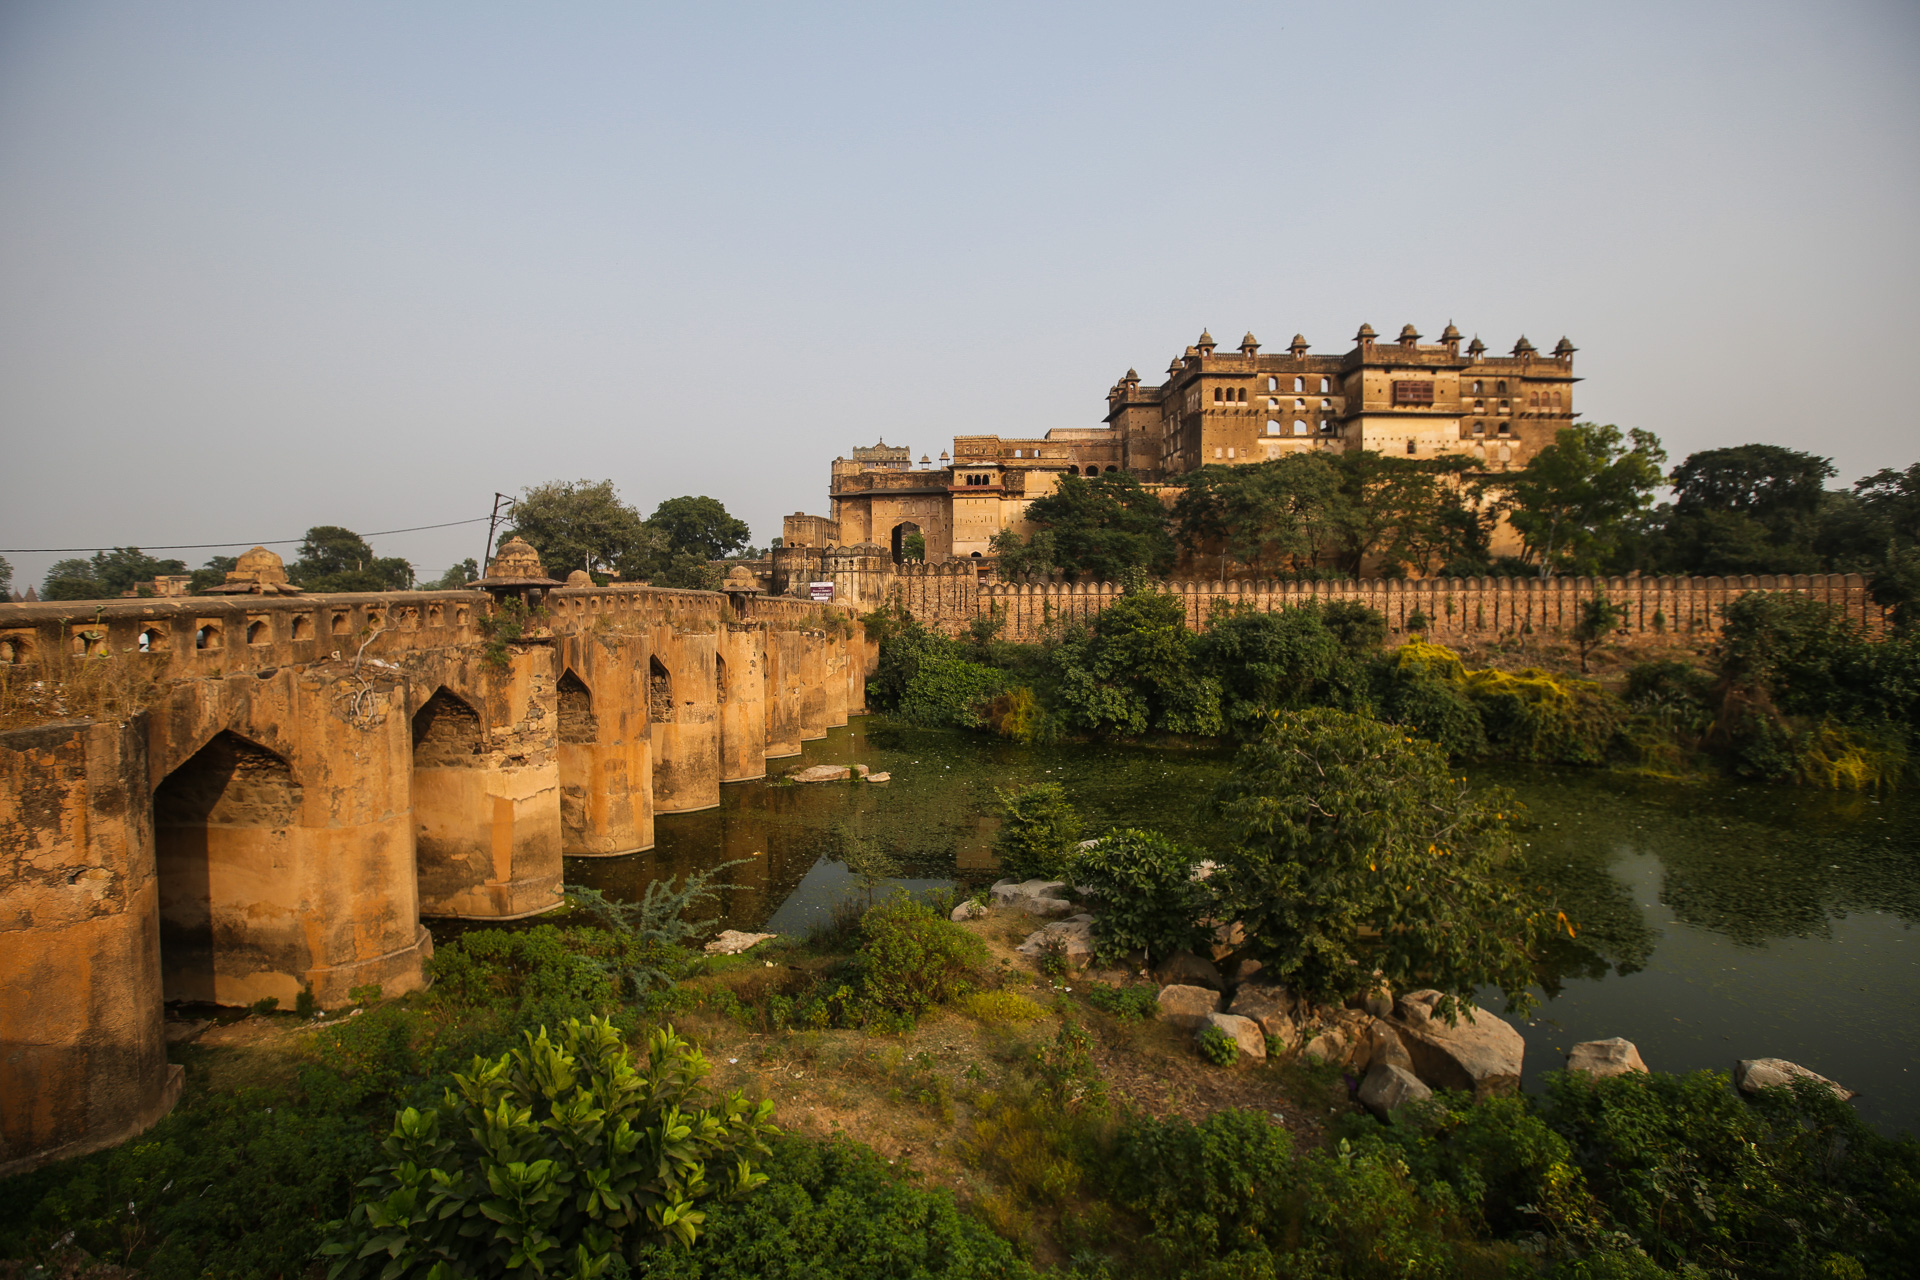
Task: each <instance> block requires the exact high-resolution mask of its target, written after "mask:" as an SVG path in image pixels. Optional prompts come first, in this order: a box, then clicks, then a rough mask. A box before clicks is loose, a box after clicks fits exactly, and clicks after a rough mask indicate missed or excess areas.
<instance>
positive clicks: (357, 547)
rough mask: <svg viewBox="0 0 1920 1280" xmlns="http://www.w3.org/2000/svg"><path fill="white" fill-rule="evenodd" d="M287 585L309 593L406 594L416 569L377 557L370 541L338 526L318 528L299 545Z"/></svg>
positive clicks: (403, 563) (331, 525) (290, 567)
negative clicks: (394, 592)
mask: <svg viewBox="0 0 1920 1280" xmlns="http://www.w3.org/2000/svg"><path fill="white" fill-rule="evenodd" d="M287 581H289V582H291V583H293V585H295V586H296V587H303V588H305V589H306V590H308V591H404V590H406V589H407V588H408V587H410V586H412V585H413V566H412V565H411V564H408V563H407V562H406V561H405V560H402V559H400V558H399V557H398V556H380V555H375V554H374V550H373V548H372V547H371V546H369V545H368V544H367V540H366V539H365V538H362V537H361V536H360V535H359V534H357V533H355V532H354V531H353V530H351V529H343V528H341V527H340V526H339V525H334V524H325V525H316V526H314V527H313V528H311V529H309V530H307V536H306V537H305V538H303V539H301V541H300V555H299V558H298V559H296V560H295V561H294V562H293V563H292V564H290V565H288V566H287Z"/></svg>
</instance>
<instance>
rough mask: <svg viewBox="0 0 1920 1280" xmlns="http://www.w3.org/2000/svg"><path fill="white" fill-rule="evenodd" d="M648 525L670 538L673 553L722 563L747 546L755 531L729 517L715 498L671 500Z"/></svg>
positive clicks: (661, 506) (660, 508) (654, 511)
mask: <svg viewBox="0 0 1920 1280" xmlns="http://www.w3.org/2000/svg"><path fill="white" fill-rule="evenodd" d="M647 524H648V525H650V526H651V527H652V528H653V529H654V530H656V531H657V532H659V533H661V534H664V535H665V536H666V539H667V549H668V551H669V553H670V554H675V555H679V554H685V555H692V556H698V557H699V558H700V559H702V560H723V559H725V558H726V557H728V556H730V555H732V554H733V553H734V552H736V551H738V550H740V548H742V547H744V546H746V545H747V539H749V538H751V537H752V536H753V530H752V529H750V528H748V527H747V522H746V521H744V520H737V519H735V518H734V517H733V516H731V515H728V514H727V509H726V508H725V507H724V506H722V505H720V502H719V500H718V499H716V498H706V497H701V498H695V497H680V498H668V499H667V500H666V501H665V502H663V503H661V504H660V505H659V506H657V507H655V508H654V509H653V514H652V515H650V516H648V517H647Z"/></svg>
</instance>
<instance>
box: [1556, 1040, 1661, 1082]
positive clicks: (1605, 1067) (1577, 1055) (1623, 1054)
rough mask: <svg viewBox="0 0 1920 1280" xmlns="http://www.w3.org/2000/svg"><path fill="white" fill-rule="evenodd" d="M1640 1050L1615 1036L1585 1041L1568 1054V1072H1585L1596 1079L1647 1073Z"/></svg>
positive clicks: (1629, 1042) (1631, 1043) (1630, 1042)
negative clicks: (1640, 1072)
mask: <svg viewBox="0 0 1920 1280" xmlns="http://www.w3.org/2000/svg"><path fill="white" fill-rule="evenodd" d="M1646 1069H1647V1064H1646V1063H1645V1062H1643V1061H1641V1059H1640V1050H1638V1049H1636V1048H1634V1045H1633V1041H1631V1040H1622V1039H1621V1038H1620V1037H1619V1036H1614V1037H1613V1038H1612V1039H1611V1040H1583V1041H1581V1042H1580V1043H1579V1044H1577V1045H1575V1046H1573V1051H1572V1052H1571V1053H1569V1054H1567V1070H1569V1071H1584V1072H1586V1073H1587V1074H1588V1075H1590V1076H1594V1077H1596V1078H1600V1077H1605V1076H1623V1075H1626V1074H1627V1073H1628V1072H1629V1071H1645V1070H1646Z"/></svg>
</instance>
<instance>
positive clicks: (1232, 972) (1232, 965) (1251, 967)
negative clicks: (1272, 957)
mask: <svg viewBox="0 0 1920 1280" xmlns="http://www.w3.org/2000/svg"><path fill="white" fill-rule="evenodd" d="M1266 967H1267V966H1266V965H1265V964H1264V963H1262V962H1261V961H1259V960H1255V959H1254V958H1253V957H1252V956H1242V957H1240V958H1239V959H1238V960H1232V961H1229V962H1228V963H1226V964H1224V965H1222V966H1221V967H1220V976H1221V977H1223V978H1225V979H1226V980H1227V981H1228V982H1229V983H1231V984H1232V985H1234V986H1236V987H1237V986H1240V985H1242V984H1243V983H1248V982H1258V981H1259V980H1260V971H1261V970H1263V969H1265V968H1266Z"/></svg>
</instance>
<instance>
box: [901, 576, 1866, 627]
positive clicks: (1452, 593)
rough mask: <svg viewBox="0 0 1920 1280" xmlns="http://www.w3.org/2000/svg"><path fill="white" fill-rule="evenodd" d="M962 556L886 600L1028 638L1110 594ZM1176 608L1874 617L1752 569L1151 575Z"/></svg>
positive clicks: (1844, 585) (1664, 618) (1687, 619)
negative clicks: (1823, 611) (1681, 574)
mask: <svg viewBox="0 0 1920 1280" xmlns="http://www.w3.org/2000/svg"><path fill="white" fill-rule="evenodd" d="M983 576H985V575H983V574H982V573H981V572H980V571H979V570H978V569H977V568H976V567H975V566H974V565H973V564H971V563H969V562H967V561H951V562H948V563H946V564H930V565H901V566H899V567H898V568H897V570H896V572H895V576H894V582H893V587H892V589H891V598H892V599H893V601H895V602H896V603H898V604H899V605H901V606H902V607H903V608H905V609H906V610H907V612H909V613H911V614H912V615H913V616H914V617H915V618H918V619H919V620H920V621H921V622H923V623H925V624H927V625H928V626H932V627H936V628H938V629H939V630H941V631H944V632H946V633H947V634H949V635H958V634H960V633H961V632H963V631H964V630H965V629H966V628H967V626H968V625H969V624H970V623H972V622H973V620H974V619H976V618H986V617H998V618H1000V619H1001V620H1002V622H1003V627H1002V630H1001V632H1000V635H1001V638H1003V639H1007V640H1021V641H1032V640H1038V639H1041V638H1042V637H1044V636H1045V635H1047V634H1048V633H1049V631H1053V632H1057V631H1058V630H1059V629H1060V628H1062V627H1065V626H1070V625H1073V624H1075V623H1084V622H1087V621H1089V620H1091V619H1092V618H1093V617H1094V616H1095V615H1097V614H1098V613H1099V612H1100V611H1101V610H1102V609H1105V608H1106V607H1107V605H1108V604H1110V603H1111V602H1112V601H1113V600H1114V599H1116V598H1117V597H1118V596H1119V595H1120V594H1121V592H1122V588H1121V587H1120V586H1118V585H1117V584H1114V583H1086V582H1082V583H1069V582H1062V581H1043V582H995V581H985V580H983ZM1154 585H1155V587H1156V588H1157V589H1159V590H1162V591H1167V592H1170V593H1172V594H1173V595H1175V596H1177V597H1179V598H1180V599H1181V601H1182V603H1183V604H1184V605H1185V606H1186V613H1187V624H1188V625H1189V626H1191V627H1193V628H1194V629H1195V630H1204V629H1205V627H1206V625H1207V620H1208V618H1209V617H1211V616H1212V612H1213V610H1214V609H1215V608H1216V607H1219V606H1220V605H1221V604H1223V603H1234V604H1244V605H1245V606H1247V607H1249V608H1253V609H1257V610H1261V611H1263V612H1268V611H1272V610H1276V609H1286V608H1291V607H1294V606H1296V605H1300V604H1304V603H1308V602H1313V601H1318V602H1322V603H1330V602H1333V601H1337V600H1351V601H1357V602H1359V603H1361V604H1365V605H1367V606H1369V607H1371V608H1374V609H1378V610H1379V611H1380V612H1381V613H1382V614H1383V615H1385V617H1386V619H1387V624H1388V625H1389V626H1390V627H1392V628H1393V629H1394V630H1396V631H1405V630H1406V629H1407V621H1408V619H1409V618H1411V617H1413V616H1414V615H1415V614H1416V613H1417V614H1421V615H1424V617H1425V619H1426V634H1427V635H1428V636H1429V637H1431V638H1432V639H1434V640H1436V641H1439V642H1441V643H1445V642H1448V641H1467V640H1492V639H1497V638H1498V637H1500V636H1505V635H1518V634H1527V635H1564V634H1566V633H1567V632H1569V631H1570V630H1571V628H1572V626H1573V623H1574V620H1575V616H1576V611H1577V610H1578V608H1579V606H1580V602H1581V601H1582V600H1587V599H1591V598H1592V597H1593V596H1594V595H1596V594H1604V595H1605V596H1606V597H1607V598H1608V599H1610V600H1611V601H1613V602H1614V603H1615V604H1618V605H1621V606H1623V607H1624V608H1625V610H1626V618H1625V620H1624V621H1623V623H1622V624H1621V625H1622V629H1623V631H1624V632H1625V633H1627V634H1630V635H1651V634H1658V633H1674V634H1681V635H1711V634H1714V633H1717V632H1718V631H1719V629H1720V624H1721V619H1722V610H1723V609H1724V607H1725V606H1726V605H1727V604H1729V603H1731V602H1732V601H1734V600H1736V599H1738V598H1739V597H1740V596H1742V595H1744V594H1746V593H1747V592H1749V591H1795V592H1799V593H1801V594H1804V595H1810V596H1813V597H1815V598H1817V599H1820V600H1825V601H1829V602H1831V603H1833V604H1836V605H1839V606H1840V607H1841V608H1843V609H1845V610H1846V612H1847V616H1848V617H1850V618H1852V619H1854V620H1855V621H1856V622H1859V623H1860V624H1861V625H1863V626H1866V627H1869V628H1874V629H1878V628H1880V627H1882V626H1883V625H1884V618H1883V615H1882V611H1881V609H1880V607H1879V606H1878V605H1876V604H1874V602H1873V599H1872V597H1871V596H1870V595H1869V594H1868V592H1867V583H1866V579H1865V578H1863V577H1861V576H1860V575H1859V574H1838V573H1833V574H1797V575H1794V574H1783V575H1779V576H1775V575H1770V574H1762V575H1747V576H1745V577H1729V578H1646V577H1637V578H1548V579H1540V578H1425V579H1416V580H1400V579H1378V578H1376V579H1365V580H1360V581H1345V582H1277V581H1266V580H1259V581H1232V582H1160V583H1156V584H1154Z"/></svg>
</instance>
